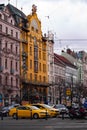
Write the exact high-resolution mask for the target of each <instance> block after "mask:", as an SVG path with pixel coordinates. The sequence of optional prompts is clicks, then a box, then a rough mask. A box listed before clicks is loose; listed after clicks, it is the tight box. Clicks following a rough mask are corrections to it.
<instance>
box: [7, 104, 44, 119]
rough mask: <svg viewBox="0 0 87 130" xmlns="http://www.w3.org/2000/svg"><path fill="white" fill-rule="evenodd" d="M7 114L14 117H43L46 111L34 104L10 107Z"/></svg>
mask: <svg viewBox="0 0 87 130" xmlns="http://www.w3.org/2000/svg"><path fill="white" fill-rule="evenodd" d="M9 116H12V117H13V118H14V119H15V118H16V117H17V116H18V118H31V117H32V118H34V119H38V118H45V117H46V111H45V110H41V109H39V108H37V107H35V106H29V105H28V106H18V107H17V108H12V109H10V111H9Z"/></svg>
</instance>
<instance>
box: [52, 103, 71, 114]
mask: <svg viewBox="0 0 87 130" xmlns="http://www.w3.org/2000/svg"><path fill="white" fill-rule="evenodd" d="M53 108H56V109H57V110H58V111H59V112H60V114H62V113H66V114H68V112H69V110H68V108H67V107H66V106H65V105H63V104H56V105H54V106H53Z"/></svg>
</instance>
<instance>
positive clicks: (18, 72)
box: [0, 4, 87, 105]
mask: <svg viewBox="0 0 87 130" xmlns="http://www.w3.org/2000/svg"><path fill="white" fill-rule="evenodd" d="M54 44H55V43H54V35H53V34H52V32H50V31H49V32H48V33H47V34H44V35H43V34H42V30H41V21H40V20H39V19H38V16H37V7H36V6H35V5H32V13H31V14H29V15H28V16H26V15H25V14H24V13H23V12H22V11H21V10H19V9H17V8H16V7H14V6H13V5H11V4H8V5H6V6H5V5H4V4H1V5H0V105H8V104H11V103H14V102H16V103H26V102H28V103H34V102H42V103H49V104H55V103H64V104H69V105H70V103H72V102H80V100H81V98H83V97H84V96H85V97H86V88H87V78H86V77H87V54H86V52H84V51H80V52H74V51H72V50H70V49H67V50H66V52H64V51H62V52H61V55H58V54H56V53H54Z"/></svg>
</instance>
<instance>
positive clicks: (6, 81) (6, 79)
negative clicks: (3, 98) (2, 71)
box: [5, 76, 8, 85]
mask: <svg viewBox="0 0 87 130" xmlns="http://www.w3.org/2000/svg"><path fill="white" fill-rule="evenodd" d="M5 84H6V85H8V77H7V76H6V77H5Z"/></svg>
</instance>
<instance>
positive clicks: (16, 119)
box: [16, 109, 18, 120]
mask: <svg viewBox="0 0 87 130" xmlns="http://www.w3.org/2000/svg"><path fill="white" fill-rule="evenodd" d="M16 120H18V110H17V109H16Z"/></svg>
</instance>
